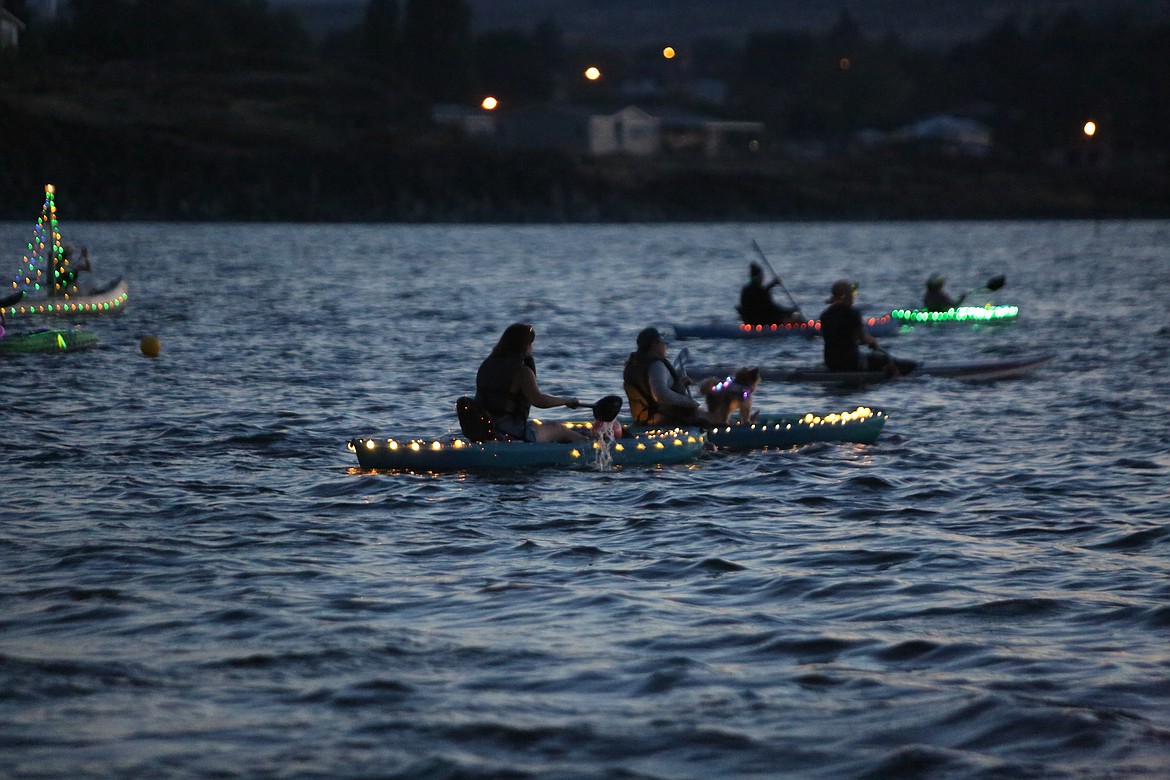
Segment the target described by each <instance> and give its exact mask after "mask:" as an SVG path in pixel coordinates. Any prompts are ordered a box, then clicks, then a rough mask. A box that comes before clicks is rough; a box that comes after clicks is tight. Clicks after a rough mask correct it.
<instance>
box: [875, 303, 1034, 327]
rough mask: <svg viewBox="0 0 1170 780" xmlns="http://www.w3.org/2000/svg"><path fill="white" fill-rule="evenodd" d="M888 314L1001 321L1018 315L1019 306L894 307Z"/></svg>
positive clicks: (911, 318) (941, 319)
mask: <svg viewBox="0 0 1170 780" xmlns="http://www.w3.org/2000/svg"><path fill="white" fill-rule="evenodd" d="M890 316H891V317H893V318H894V319H896V320H900V321H902V322H916V323H917V322H922V323H930V322H966V323H972V322H1003V321H1008V320H1013V319H1015V318H1017V317H1019V316H1020V307H1019V306H992V305H990V304H988V305H987V306H958V307H956V308H954V309H947V310H946V311H927V310H925V309H895V310H894V311H892V312H890Z"/></svg>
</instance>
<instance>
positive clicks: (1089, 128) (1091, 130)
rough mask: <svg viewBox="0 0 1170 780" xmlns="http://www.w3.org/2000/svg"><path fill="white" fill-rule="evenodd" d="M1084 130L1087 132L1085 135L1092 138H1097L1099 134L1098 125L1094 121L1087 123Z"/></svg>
mask: <svg viewBox="0 0 1170 780" xmlns="http://www.w3.org/2000/svg"><path fill="white" fill-rule="evenodd" d="M1084 130H1085V135H1087V136H1089V137H1090V138H1092V137H1093V136H1095V135H1096V134H1097V123H1096V122H1094V121H1092V120H1090V121H1088V122H1085V127H1084Z"/></svg>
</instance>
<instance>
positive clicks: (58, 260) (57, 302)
mask: <svg viewBox="0 0 1170 780" xmlns="http://www.w3.org/2000/svg"><path fill="white" fill-rule="evenodd" d="M26 247H27V249H28V254H27V255H25V256H24V258H23V262H22V263H21V265H20V269H19V270H18V271H17V273H16V275H15V276H14V277H13V279H12V289H13V290H20V291H22V292H24V297H22V298H21V299H20V300H19V301H18V302H17V303H15V304H10V305H9V306H7V307H5V309H4V315H5V316H6V317H20V316H31V315H56V316H61V315H73V314H104V313H112V312H117V311H120V310H121V309H122V307H123V306H125V304H126V301H127V299H128V298H129V291H128V285H127V284H126V282H125V281H122V280H118V281H117V282H116V283H115V284H113V285H112V286H110V287H109V288H108V289H106V290H104V291H102V292H100V293H92V294H89V295H82V294H80V293H79V291H78V289H77V284H76V281H75V280H76V276H75V275H74V274H73V273H72V272H71V269H70V261H69V258H67V257H66V256H65V249H64V247H63V246H62V244H61V230H60V223H59V222H58V221H57V196H56V188H55V187H54V186H53V185H52V184H46V185H45V199H44V202H42V204H41V215H40V217H39V218H38V219H37V223H36V225H35V226H34V227H33V237H32V240H31V241H29V242H28V244H26Z"/></svg>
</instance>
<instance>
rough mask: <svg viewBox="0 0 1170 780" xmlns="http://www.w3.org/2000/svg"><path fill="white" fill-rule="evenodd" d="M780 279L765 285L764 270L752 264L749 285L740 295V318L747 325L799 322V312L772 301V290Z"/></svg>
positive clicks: (757, 264) (744, 287) (749, 271)
mask: <svg viewBox="0 0 1170 780" xmlns="http://www.w3.org/2000/svg"><path fill="white" fill-rule="evenodd" d="M778 284H780V278H779V277H776V278H774V279H772V281H770V282H768V283H767V284H764V269H763V268H762V267H761V266H760V265H759V263H752V264H751V266H750V268H749V269H748V283H747V284H745V285H744V286H743V289H742V290H740V293H739V307H738V309H739V316H740V318H741V319H742V320H743V322H744V324H745V325H783V324H785V323H788V322H794V321H798V320H799V312H798V311H797V310H796V309H789V308H788V307H786V306H781V305H779V304H778V303H776V302H775V301H773V300H772V292H771V290H772V288H773V287H775V286H776V285H778Z"/></svg>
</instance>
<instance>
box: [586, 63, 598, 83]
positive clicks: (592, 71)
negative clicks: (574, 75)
mask: <svg viewBox="0 0 1170 780" xmlns="http://www.w3.org/2000/svg"><path fill="white" fill-rule="evenodd" d="M585 78H587V79H589V80H590V81H597V80H598V79H599V78H601V71H600V70H598V69H597V68H595V67H593V66H592V65H591V66H589V67H588V68H586V69H585Z"/></svg>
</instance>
